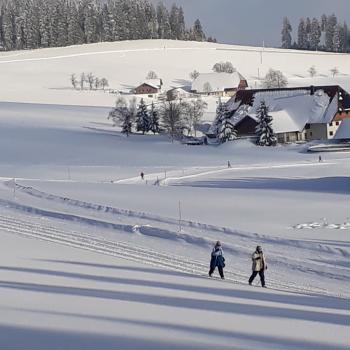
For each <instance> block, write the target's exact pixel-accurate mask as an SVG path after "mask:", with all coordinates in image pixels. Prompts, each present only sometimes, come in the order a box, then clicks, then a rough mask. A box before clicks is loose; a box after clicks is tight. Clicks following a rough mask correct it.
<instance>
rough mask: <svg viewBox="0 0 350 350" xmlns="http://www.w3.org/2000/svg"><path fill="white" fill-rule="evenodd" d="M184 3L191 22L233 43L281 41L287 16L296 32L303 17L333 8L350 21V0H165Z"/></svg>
mask: <svg viewBox="0 0 350 350" xmlns="http://www.w3.org/2000/svg"><path fill="white" fill-rule="evenodd" d="M151 2H153V3H155V4H156V3H158V2H159V1H158V0H151ZM163 2H164V3H165V4H166V5H167V6H170V5H171V4H173V3H174V2H175V3H177V4H179V5H181V6H182V7H183V8H184V10H185V13H186V19H187V22H188V23H192V22H194V20H195V19H196V18H199V19H200V20H201V22H202V24H203V26H204V27H205V30H206V33H207V34H208V35H212V36H215V37H216V38H217V39H218V40H219V41H220V42H224V43H233V44H247V45H260V44H261V43H262V41H263V40H265V43H266V45H270V46H279V45H280V31H281V26H282V19H283V17H284V16H287V17H289V18H290V20H291V22H292V26H293V33H294V35H295V33H296V29H297V22H298V19H299V18H300V17H307V16H309V17H314V16H315V17H320V16H321V15H322V14H323V13H326V14H332V13H333V12H334V13H335V14H336V15H337V16H338V18H339V19H340V20H341V21H342V22H343V21H344V20H345V19H346V18H347V19H348V20H347V22H348V24H349V25H350V0H331V1H330V0H163Z"/></svg>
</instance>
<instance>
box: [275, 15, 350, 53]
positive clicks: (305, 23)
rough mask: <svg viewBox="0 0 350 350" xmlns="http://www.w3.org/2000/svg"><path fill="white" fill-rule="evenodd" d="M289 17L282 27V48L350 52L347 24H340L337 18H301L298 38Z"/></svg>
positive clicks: (334, 16) (284, 20)
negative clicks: (294, 34) (294, 33)
mask: <svg viewBox="0 0 350 350" xmlns="http://www.w3.org/2000/svg"><path fill="white" fill-rule="evenodd" d="M292 32H293V28H292V25H291V23H290V21H289V19H288V18H287V17H285V18H284V19H283V25H282V32H281V34H282V47H283V48H285V49H300V50H313V51H316V50H322V51H328V52H350V32H349V28H348V25H347V23H346V22H344V23H340V22H339V20H338V18H337V16H336V15H335V14H332V15H330V16H327V15H325V14H324V15H322V17H321V18H320V19H318V18H316V17H314V18H312V19H311V18H309V17H307V18H301V19H300V20H299V25H298V28H297V33H296V36H294V39H293V36H292Z"/></svg>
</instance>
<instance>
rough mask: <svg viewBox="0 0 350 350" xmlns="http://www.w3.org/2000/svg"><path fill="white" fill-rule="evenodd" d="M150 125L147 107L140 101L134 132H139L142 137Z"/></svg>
mask: <svg viewBox="0 0 350 350" xmlns="http://www.w3.org/2000/svg"><path fill="white" fill-rule="evenodd" d="M150 124H151V123H150V116H149V114H148V111H147V106H146V104H145V101H144V100H143V99H141V102H140V104H139V106H138V109H137V114H136V130H137V131H141V132H142V134H143V135H144V134H145V133H146V132H148V131H149V130H150Z"/></svg>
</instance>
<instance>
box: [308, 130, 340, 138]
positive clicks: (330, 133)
mask: <svg viewBox="0 0 350 350" xmlns="http://www.w3.org/2000/svg"><path fill="white" fill-rule="evenodd" d="M309 135H310V137H312V131H310V133H309ZM329 136H334V132H333V131H330V132H329Z"/></svg>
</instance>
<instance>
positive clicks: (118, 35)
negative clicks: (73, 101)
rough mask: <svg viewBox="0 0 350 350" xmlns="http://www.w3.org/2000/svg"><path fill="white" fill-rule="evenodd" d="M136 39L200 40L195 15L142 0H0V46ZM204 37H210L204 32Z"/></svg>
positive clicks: (41, 46) (14, 46)
mask: <svg viewBox="0 0 350 350" xmlns="http://www.w3.org/2000/svg"><path fill="white" fill-rule="evenodd" d="M137 39H178V40H193V41H204V40H206V35H205V33H204V31H203V28H202V25H201V22H200V20H198V19H197V20H196V21H195V23H194V24H193V26H191V27H190V28H187V27H186V24H185V16H184V11H183V9H182V7H181V6H176V5H173V6H172V7H171V9H170V10H168V9H167V7H166V6H165V5H164V4H163V3H159V4H158V5H157V6H156V7H155V6H153V5H152V4H151V3H150V2H148V1H147V0H108V1H107V2H104V3H101V2H100V1H98V0H50V1H48V0H0V50H22V49H36V48H45V47H60V46H69V45H79V44H87V43H96V42H102V41H120V40H137ZM208 40H210V41H215V39H212V38H208Z"/></svg>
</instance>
